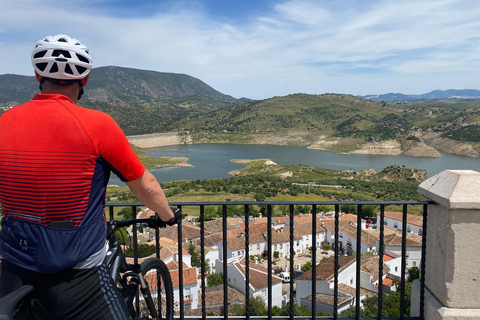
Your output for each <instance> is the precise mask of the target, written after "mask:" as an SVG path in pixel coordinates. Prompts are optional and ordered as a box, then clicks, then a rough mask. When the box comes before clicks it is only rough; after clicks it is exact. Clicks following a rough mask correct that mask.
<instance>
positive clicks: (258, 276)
mask: <svg viewBox="0 0 480 320" xmlns="http://www.w3.org/2000/svg"><path fill="white" fill-rule="evenodd" d="M233 264H234V265H235V266H236V267H237V269H238V270H239V271H240V272H241V273H242V274H243V275H244V276H245V274H246V266H245V258H242V259H241V260H240V261H237V262H235V263H233ZM248 266H249V270H248V271H249V272H248V274H249V281H250V285H251V286H252V288H253V289H254V290H258V289H261V288H265V287H268V270H267V269H266V268H264V267H263V266H262V265H260V264H255V263H249V265H248ZM279 282H282V279H281V278H279V277H277V276H274V275H272V285H273V284H276V283H279Z"/></svg>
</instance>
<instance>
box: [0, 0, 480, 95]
mask: <svg viewBox="0 0 480 320" xmlns="http://www.w3.org/2000/svg"><path fill="white" fill-rule="evenodd" d="M0 8H1V10H0V50H1V55H0V57H1V58H2V63H0V74H5V73H13V74H22V75H32V73H33V71H32V67H31V64H30V54H31V51H32V49H33V47H34V44H35V42H36V41H37V40H38V39H40V38H43V37H44V36H47V35H53V34H59V33H63V34H67V35H70V36H72V37H75V38H77V39H79V40H80V41H81V42H82V43H84V44H85V45H87V46H88V47H89V49H90V51H91V54H92V58H93V60H94V66H95V67H100V66H107V65H116V66H122V67H130V68H138V69H146V70H154V71H160V72H174V73H184V74H188V75H191V76H193V77H196V78H198V79H200V80H202V81H204V82H205V83H207V84H208V85H210V86H212V87H213V88H214V89H216V90H218V91H220V92H222V93H225V94H229V95H232V96H234V97H236V98H240V97H249V98H254V99H265V98H269V97H273V96H283V95H287V94H291V93H298V92H302V93H311V94H322V93H326V92H335V93H347V94H356V95H365V94H381V93H388V92H401V93H405V94H421V93H426V92H429V91H432V90H436V89H440V90H445V89H480V5H479V3H478V0H401V1H400V0H285V1H280V0H279V1H273V0H238V1H233V0H148V1H141V0H139V1H126V0H125V1H122V0H82V1H72V0H31V1H30V0H28V1H27V0H0ZM87 89H88V87H87Z"/></svg>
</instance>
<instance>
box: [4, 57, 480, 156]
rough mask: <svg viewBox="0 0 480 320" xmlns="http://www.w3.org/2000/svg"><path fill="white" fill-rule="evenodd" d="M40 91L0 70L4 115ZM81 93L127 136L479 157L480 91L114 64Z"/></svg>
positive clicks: (33, 84)
mask: <svg viewBox="0 0 480 320" xmlns="http://www.w3.org/2000/svg"><path fill="white" fill-rule="evenodd" d="M37 92H38V83H37V81H36V80H35V77H33V76H30V77H29V76H20V75H11V74H7V75H0V112H3V111H5V110H7V109H8V108H11V107H13V106H15V105H17V104H20V103H23V102H26V101H28V100H30V99H31V98H32V96H33V95H34V94H35V93H37ZM85 92H86V93H85V95H84V96H83V97H82V99H81V100H80V101H79V104H80V105H81V106H84V107H87V108H91V109H96V110H100V111H104V112H106V113H108V114H110V115H111V116H112V117H113V118H114V119H115V120H116V121H117V122H118V124H119V125H120V127H121V128H122V129H123V130H124V132H125V133H126V134H127V135H137V134H147V133H157V132H171V131H190V132H191V137H192V138H193V141H194V142H202V141H203V142H234V143H257V144H289V145H306V146H309V147H311V148H317V149H325V150H331V151H335V152H368V153H375V154H398V152H400V153H402V152H403V153H407V154H410V155H415V156H439V153H438V152H437V151H436V150H437V149H438V150H443V151H446V152H451V153H455V154H462V155H467V156H473V157H479V156H480V135H479V134H478V133H479V132H480V91H479V90H444V91H440V90H436V91H432V92H430V93H426V94H423V95H403V94H399V93H398V94H394V93H390V94H386V95H377V96H373V95H369V96H362V97H358V96H353V95H348V94H322V95H308V94H291V95H287V96H283V97H273V98H270V99H265V100H250V99H246V98H242V99H235V98H233V97H231V96H229V95H226V94H223V93H221V92H218V91H217V90H215V89H213V88H212V87H210V86H209V85H207V84H206V83H204V82H203V81H201V80H199V79H196V78H194V77H191V76H189V75H185V74H174V73H162V72H155V71H146V70H137V69H130V68H121V67H114V66H110V67H100V68H95V69H93V70H92V71H91V79H90V81H89V83H88V85H87V87H86V89H85ZM372 150H373V151H372Z"/></svg>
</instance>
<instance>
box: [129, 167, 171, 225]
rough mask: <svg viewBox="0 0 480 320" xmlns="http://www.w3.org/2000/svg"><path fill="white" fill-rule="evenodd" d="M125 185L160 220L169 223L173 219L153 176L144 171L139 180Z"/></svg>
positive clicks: (163, 194)
mask: <svg viewBox="0 0 480 320" xmlns="http://www.w3.org/2000/svg"><path fill="white" fill-rule="evenodd" d="M126 184H127V186H128V187H129V188H130V190H131V191H132V192H133V194H134V195H135V196H136V197H137V198H138V199H139V200H140V202H142V203H143V204H144V205H145V206H147V207H148V208H150V209H152V210H153V211H155V212H156V213H157V214H158V216H159V217H160V219H162V220H163V221H170V220H172V219H173V218H174V217H175V216H174V214H173V212H172V210H171V209H170V207H169V205H168V200H167V198H166V197H165V193H163V190H162V187H160V184H159V183H158V182H157V179H155V176H154V175H153V174H151V173H150V172H148V171H146V170H145V172H144V173H143V175H142V176H141V177H140V178H138V179H136V180H133V181H129V182H126Z"/></svg>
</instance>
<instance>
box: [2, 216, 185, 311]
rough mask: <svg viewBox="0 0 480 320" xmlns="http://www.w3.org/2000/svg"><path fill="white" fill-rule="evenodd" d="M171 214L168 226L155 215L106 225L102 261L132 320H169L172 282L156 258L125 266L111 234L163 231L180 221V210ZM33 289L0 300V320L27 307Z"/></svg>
mask: <svg viewBox="0 0 480 320" xmlns="http://www.w3.org/2000/svg"><path fill="white" fill-rule="evenodd" d="M172 211H173V212H174V216H175V218H174V219H173V220H171V221H169V222H168V223H167V222H164V221H162V220H161V219H160V218H159V217H158V215H156V214H154V215H152V216H151V217H149V218H146V219H132V220H127V221H117V220H112V221H108V222H107V241H108V244H109V248H108V251H107V254H106V257H105V261H104V262H105V264H106V265H107V269H108V270H109V273H110V276H111V277H112V279H113V280H114V283H116V284H117V288H118V290H119V291H120V293H121V294H122V297H123V298H124V300H125V304H126V306H127V309H128V311H129V313H130V318H131V319H132V320H139V319H154V320H155V319H160V318H161V319H166V320H172V319H173V315H174V309H173V285H172V279H171V277H170V272H169V270H168V268H167V266H166V265H165V263H164V262H163V261H161V260H160V259H158V258H148V259H146V260H144V261H143V262H142V263H141V264H128V263H127V261H126V258H125V255H124V253H123V250H122V248H121V245H120V242H119V241H118V239H117V238H116V237H115V232H116V231H117V230H119V229H120V228H124V227H129V226H131V225H133V224H146V225H148V226H149V227H150V228H165V227H166V226H167V225H173V224H176V223H178V222H179V221H180V220H181V218H182V214H181V209H180V208H172ZM33 290H34V287H33V286H31V285H24V286H23V287H21V288H19V289H17V290H15V291H13V292H11V293H10V294H8V295H7V296H5V297H3V298H0V320H12V319H15V314H16V313H17V312H18V311H19V309H21V308H22V305H23V304H27V305H28V301H25V300H28V299H29V294H30V293H31V292H32V291H33Z"/></svg>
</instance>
